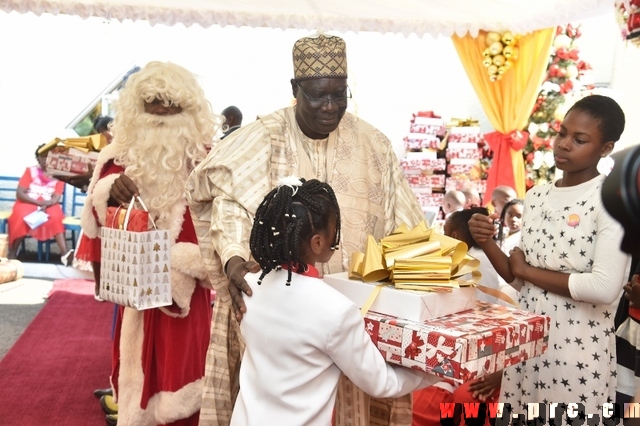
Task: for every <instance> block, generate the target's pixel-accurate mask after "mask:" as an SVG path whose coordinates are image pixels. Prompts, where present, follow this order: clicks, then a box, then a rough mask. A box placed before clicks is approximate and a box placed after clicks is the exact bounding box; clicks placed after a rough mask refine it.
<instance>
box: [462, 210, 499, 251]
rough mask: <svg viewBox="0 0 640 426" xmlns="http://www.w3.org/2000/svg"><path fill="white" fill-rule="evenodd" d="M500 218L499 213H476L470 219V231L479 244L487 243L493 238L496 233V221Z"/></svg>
mask: <svg viewBox="0 0 640 426" xmlns="http://www.w3.org/2000/svg"><path fill="white" fill-rule="evenodd" d="M495 220H498V214H497V213H493V214H491V215H489V216H486V215H483V214H480V213H475V214H474V215H473V216H471V219H469V223H468V224H469V232H471V236H472V237H473V239H474V240H476V242H477V243H478V244H482V243H485V242H487V241H490V240H492V239H493V236H494V235H495V234H496V231H497V229H496V226H495V224H494V221H495Z"/></svg>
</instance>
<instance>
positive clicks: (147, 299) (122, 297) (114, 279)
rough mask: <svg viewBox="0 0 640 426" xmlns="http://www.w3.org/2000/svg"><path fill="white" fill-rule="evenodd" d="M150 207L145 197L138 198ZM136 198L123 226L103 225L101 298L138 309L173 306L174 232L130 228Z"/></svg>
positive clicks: (129, 208) (130, 206)
mask: <svg viewBox="0 0 640 426" xmlns="http://www.w3.org/2000/svg"><path fill="white" fill-rule="evenodd" d="M135 201H138V202H139V203H140V205H141V206H142V207H143V208H144V210H147V208H146V207H145V206H144V203H142V200H140V199H136V200H135ZM134 204H135V203H134V200H132V202H131V203H130V204H129V207H128V208H127V214H126V217H125V220H124V227H123V229H113V228H107V227H102V229H101V232H100V235H101V240H102V241H101V247H102V254H101V263H102V264H101V267H100V297H101V298H103V299H104V300H108V301H110V302H113V303H117V304H119V305H123V306H127V307H129V308H134V309H137V310H144V309H150V308H158V307H161V306H169V305H171V304H172V303H173V301H172V298H171V262H170V247H171V241H170V232H169V230H167V229H156V227H155V223H153V220H152V221H151V222H152V223H153V227H154V229H151V230H148V231H142V232H137V231H128V230H127V225H128V222H129V216H130V212H131V209H132V208H133V205H134Z"/></svg>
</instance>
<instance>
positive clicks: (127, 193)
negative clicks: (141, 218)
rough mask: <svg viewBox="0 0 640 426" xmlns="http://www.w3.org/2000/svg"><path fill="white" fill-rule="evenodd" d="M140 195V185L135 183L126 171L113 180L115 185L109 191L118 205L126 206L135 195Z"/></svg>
mask: <svg viewBox="0 0 640 426" xmlns="http://www.w3.org/2000/svg"><path fill="white" fill-rule="evenodd" d="M138 195H140V191H138V187H137V186H136V184H135V183H133V181H132V180H131V178H129V176H127V175H125V174H124V173H123V174H121V175H120V177H118V178H117V179H116V180H115V181H113V185H112V186H111V191H110V192H109V196H110V197H111V199H112V200H114V201H115V202H116V203H118V205H121V206H124V205H126V204H128V203H130V202H131V199H132V198H133V197H134V196H136V197H137V196H138Z"/></svg>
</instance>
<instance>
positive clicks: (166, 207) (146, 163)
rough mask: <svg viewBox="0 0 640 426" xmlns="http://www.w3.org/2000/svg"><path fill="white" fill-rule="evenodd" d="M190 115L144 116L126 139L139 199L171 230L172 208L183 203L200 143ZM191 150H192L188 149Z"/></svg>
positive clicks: (129, 172)
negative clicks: (194, 146) (195, 145)
mask: <svg viewBox="0 0 640 426" xmlns="http://www.w3.org/2000/svg"><path fill="white" fill-rule="evenodd" d="M195 128H196V127H195V123H194V121H193V120H192V117H191V115H189V114H184V113H183V114H176V115H172V116H156V115H151V114H141V115H140V116H138V117H137V119H136V120H135V122H134V126H132V128H130V132H129V137H128V138H127V139H128V140H127V145H128V146H129V149H128V151H127V155H126V157H127V160H126V161H125V166H126V171H125V173H126V174H127V176H129V177H130V178H131V179H132V180H133V181H134V182H135V184H136V185H137V186H138V190H139V191H140V198H142V200H143V201H144V203H145V204H146V205H147V207H148V208H149V211H150V212H151V214H152V216H153V217H154V218H158V220H157V224H158V226H159V227H161V228H168V227H169V222H168V220H169V219H170V214H171V210H172V208H173V207H174V206H175V205H176V204H177V203H183V202H184V187H185V182H186V179H187V176H188V174H189V172H190V171H191V169H192V167H193V166H192V164H193V162H192V160H193V158H192V157H194V156H195V155H196V152H197V150H195V149H193V146H192V145H194V144H196V143H197V142H195V141H197V140H198V139H197V135H196V134H195ZM190 146H191V149H189V147H190Z"/></svg>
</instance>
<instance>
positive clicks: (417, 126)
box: [409, 115, 447, 135]
mask: <svg viewBox="0 0 640 426" xmlns="http://www.w3.org/2000/svg"><path fill="white" fill-rule="evenodd" d="M446 130H447V129H446V127H445V124H444V120H443V119H442V118H437V117H422V116H420V115H417V116H416V115H414V118H413V120H411V126H410V127H409V132H410V133H425V134H429V135H444V134H445V133H446Z"/></svg>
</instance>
